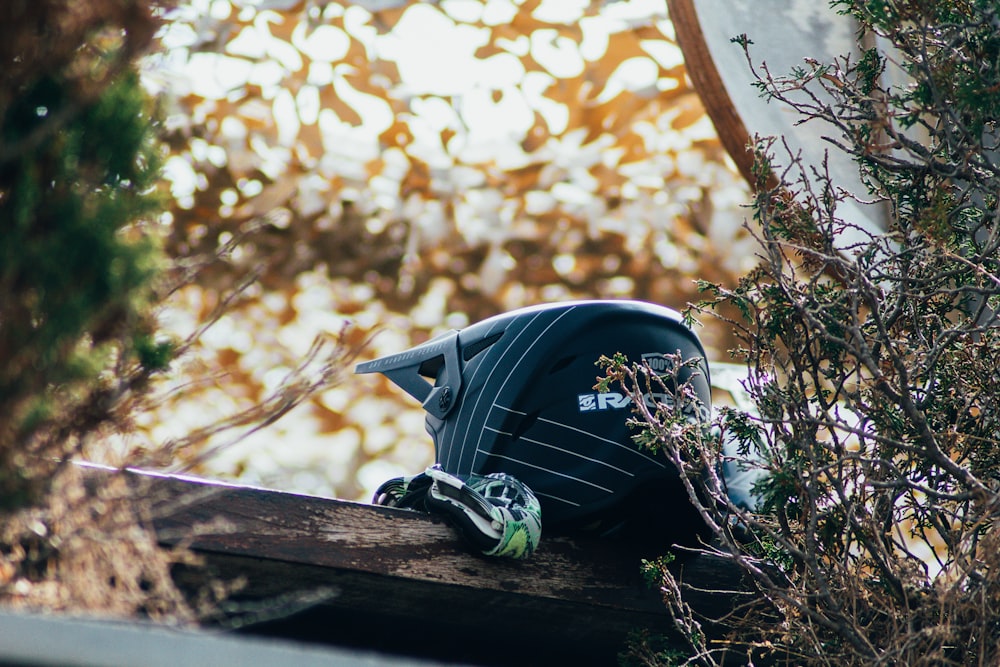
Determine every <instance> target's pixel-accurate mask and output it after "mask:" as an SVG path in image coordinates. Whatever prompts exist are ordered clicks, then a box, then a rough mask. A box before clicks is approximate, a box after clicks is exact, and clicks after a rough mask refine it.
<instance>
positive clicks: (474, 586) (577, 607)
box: [133, 473, 741, 664]
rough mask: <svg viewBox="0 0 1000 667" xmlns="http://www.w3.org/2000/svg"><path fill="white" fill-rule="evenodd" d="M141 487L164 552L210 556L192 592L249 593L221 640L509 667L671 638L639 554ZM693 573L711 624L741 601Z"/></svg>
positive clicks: (344, 509) (183, 576) (360, 509)
mask: <svg viewBox="0 0 1000 667" xmlns="http://www.w3.org/2000/svg"><path fill="white" fill-rule="evenodd" d="M133 476H134V481H135V483H136V484H141V485H143V488H142V493H143V495H144V496H145V497H148V498H150V499H152V500H153V503H154V517H155V518H154V523H155V527H156V529H157V531H158V534H159V535H160V537H161V540H162V541H164V542H165V543H171V544H176V543H179V542H183V543H185V544H189V545H190V547H191V548H192V549H193V550H194V551H196V552H197V553H199V554H201V555H202V556H203V557H204V558H205V561H206V567H205V568H193V569H191V568H180V569H179V570H178V573H177V577H178V581H179V582H180V583H181V584H182V585H183V586H185V587H190V588H191V589H195V588H197V586H199V585H202V584H204V583H205V581H206V580H207V579H208V578H209V577H217V578H219V579H222V580H234V579H237V578H241V579H243V580H244V581H245V585H244V586H243V588H242V589H241V590H240V591H239V593H238V594H237V595H236V596H235V598H234V600H235V602H236V603H237V605H236V607H233V608H231V609H230V612H229V613H228V614H227V615H224V616H223V617H221V618H218V619H216V622H217V623H219V624H220V626H221V627H229V626H235V625H242V626H244V627H242V631H244V632H253V633H257V634H266V635H272V636H281V637H286V638H293V639H300V640H307V641H319V642H324V643H328V644H335V645H340V646H351V647H357V648H368V649H371V648H377V649H379V650H383V651H388V652H392V653H400V654H405V655H409V656H413V657H424V658H435V659H447V660H466V661H469V662H473V663H475V664H509V662H510V659H511V658H510V654H509V648H510V646H514V645H516V646H518V647H520V648H519V649H518V650H523V651H526V652H527V653H528V654H530V655H532V656H535V658H534V659H538V660H544V659H551V660H556V659H558V660H560V661H564V660H567V659H570V658H573V659H579V660H586V661H593V660H594V659H595V658H599V661H607V663H608V664H613V663H614V659H615V656H616V654H617V653H618V652H619V651H620V650H621V648H622V647H623V645H624V642H625V640H626V638H627V637H628V635H629V633H630V632H632V631H634V630H643V629H645V630H649V631H652V632H656V633H660V634H669V633H670V629H671V622H670V618H669V614H668V612H667V611H666V609H665V607H664V605H663V603H662V600H661V599H660V594H659V592H658V591H656V590H653V589H651V588H650V587H649V586H648V585H646V584H645V583H644V582H643V580H642V577H641V574H640V567H639V566H640V562H639V561H640V556H641V554H639V553H637V552H636V551H635V549H633V548H631V547H627V546H625V545H620V544H615V543H613V542H610V541H596V540H593V541H586V540H579V539H572V538H570V537H567V536H558V535H549V534H546V535H545V536H543V540H542V544H541V546H540V548H539V549H538V551H537V552H536V553H535V554H534V556H533V557H532V558H531V559H528V560H525V561H510V560H504V559H494V558H487V557H484V556H481V555H478V554H474V553H470V552H469V551H468V550H467V549H466V548H465V546H464V544H463V543H462V542H460V541H459V540H458V538H457V536H456V534H455V533H454V532H453V530H452V529H451V528H450V527H449V526H448V525H447V524H445V523H444V522H443V521H442V520H441V519H439V518H438V517H435V516H431V515H427V514H423V513H419V512H413V511H408V510H399V509H394V508H385V507H375V506H371V505H366V504H361V503H355V502H346V501H341V500H333V499H328V498H319V497H314V496H304V495H298V494H293V493H284V492H279V491H271V490H264V489H257V488H248V487H241V486H234V485H229V484H221V483H216V482H210V481H207V480H200V479H196V478H190V477H179V476H168V475H157V474H149V473H133ZM680 567H682V568H683V572H684V575H685V578H686V579H687V580H688V581H690V582H693V588H692V590H691V591H690V593H691V597H690V600H689V601H690V602H691V603H692V604H693V605H694V606H695V607H696V608H697V609H699V610H700V611H703V612H704V613H705V614H707V615H709V616H712V617H717V616H721V615H722V614H724V613H726V612H728V611H730V610H731V609H732V608H733V606H734V604H735V603H736V602H737V601H738V597H739V596H737V595H735V594H734V591H737V590H738V589H740V587H741V583H740V576H739V574H738V573H737V572H736V571H735V570H734V569H733V568H731V567H727V565H726V563H724V562H722V561H715V560H711V559H705V558H702V557H699V558H695V559H692V560H690V561H688V562H686V563H684V564H683V565H682V566H680ZM429 638H434V639H433V640H432V641H431V640H429ZM508 644H510V645H508Z"/></svg>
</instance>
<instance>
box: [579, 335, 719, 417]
mask: <svg viewBox="0 0 1000 667" xmlns="http://www.w3.org/2000/svg"><path fill="white" fill-rule="evenodd" d="M642 361H643V363H645V364H646V365H647V366H648V367H649V368H650V370H652V371H653V372H654V373H656V375H657V376H659V377H660V378H664V379H666V378H668V377H669V376H670V375H671V374H673V372H674V359H673V358H671V357H669V356H667V355H665V354H662V353H660V352H647V353H645V354H643V355H642ZM642 399H643V402H644V403H645V404H646V406H647V407H648V408H650V409H652V410H655V409H656V408H657V407H658V406H660V405H673V404H674V396H673V395H672V394H670V393H659V392H651V393H646V394H643V395H642ZM577 403H578V405H579V407H580V412H601V411H604V410H621V409H622V408H627V407H629V406H630V405H632V398H631V397H630V396H626V395H625V394H622V393H619V392H616V391H607V392H593V393H589V394H578V395H577ZM684 414H685V416H687V418H688V419H689V420H691V421H694V422H698V421H701V422H707V421H708V420H709V419H711V410H710V408H709V407H708V406H705V405H700V404H699V405H694V404H690V405H686V406H684Z"/></svg>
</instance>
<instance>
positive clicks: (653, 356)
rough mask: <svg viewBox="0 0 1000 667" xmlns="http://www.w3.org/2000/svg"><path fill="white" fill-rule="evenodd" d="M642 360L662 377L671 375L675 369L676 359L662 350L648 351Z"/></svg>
mask: <svg viewBox="0 0 1000 667" xmlns="http://www.w3.org/2000/svg"><path fill="white" fill-rule="evenodd" d="M642 361H643V362H644V363H645V364H646V365H647V366H649V368H650V370H652V371H653V372H654V373H656V374H657V375H659V376H660V377H665V376H667V375H670V374H671V373H673V371H674V360H673V359H671V358H670V357H668V356H666V355H665V354H663V353H662V352H646V353H645V354H643V355H642Z"/></svg>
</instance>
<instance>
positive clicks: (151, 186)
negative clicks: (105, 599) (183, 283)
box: [0, 1, 171, 509]
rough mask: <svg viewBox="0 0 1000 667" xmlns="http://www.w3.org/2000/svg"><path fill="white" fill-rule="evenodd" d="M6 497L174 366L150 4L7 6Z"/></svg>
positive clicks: (39, 476) (21, 490) (2, 394)
mask: <svg viewBox="0 0 1000 667" xmlns="http://www.w3.org/2000/svg"><path fill="white" fill-rule="evenodd" d="M0 12H2V15H0V25H2V26H3V27H2V28H0V62H3V74H2V75H0V114H2V115H0V229H2V230H3V233H2V234H0V358H2V359H3V365H2V366H0V506H2V507H4V508H8V509H9V508H12V507H17V506H19V505H21V504H24V503H29V502H37V501H38V499H39V495H38V494H39V493H40V492H42V491H44V488H45V485H46V484H47V483H48V482H49V481H51V478H52V473H53V470H54V469H55V468H56V467H57V466H58V465H59V464H60V463H59V462H61V461H65V460H67V458H68V457H69V456H70V455H71V454H72V453H74V452H75V451H78V450H79V449H80V447H81V446H82V440H83V438H85V437H86V436H87V435H88V432H90V431H92V430H94V429H96V428H97V427H98V426H100V425H101V424H102V423H105V422H108V421H109V420H111V419H113V416H112V411H113V408H114V407H115V404H116V400H117V399H118V398H119V397H121V396H122V395H124V394H125V393H126V392H128V391H131V390H133V389H135V388H136V387H137V385H139V384H141V383H142V382H144V381H145V379H146V378H148V376H149V374H150V373H152V372H154V371H157V370H162V369H163V368H165V367H166V365H167V363H168V362H169V360H170V357H171V350H170V345H169V344H168V343H166V342H162V341H159V340H158V339H157V338H156V336H155V327H154V324H153V321H152V318H151V310H150V307H151V304H152V301H153V289H152V279H153V278H154V276H155V275H156V272H157V270H158V269H159V268H160V264H161V259H162V254H161V251H160V250H159V247H158V243H157V242H156V240H155V238H154V236H153V235H152V234H151V233H150V230H149V223H150V221H151V216H153V215H154V213H155V212H156V211H157V208H158V207H159V206H160V203H161V202H162V199H161V198H159V197H158V196H157V195H156V185H157V179H158V173H159V172H158V170H159V164H160V160H159V155H158V152H157V148H156V144H155V142H154V139H153V136H154V135H153V120H152V116H151V113H150V106H149V102H148V100H147V97H146V95H145V93H144V91H143V90H142V89H141V87H140V85H139V79H138V76H137V75H136V73H135V72H134V71H133V60H134V59H135V57H136V56H137V54H138V53H139V52H140V51H142V50H143V49H144V48H146V47H147V46H148V44H149V43H150V41H151V38H152V34H153V31H154V29H155V25H156V24H155V21H154V20H153V18H152V15H151V10H150V6H149V5H146V4H138V3H135V4H131V3H130V4H128V5H125V4H123V3H119V2H95V3H89V4H88V5H87V7H86V8H85V9H81V10H80V11H75V10H73V9H72V8H71V7H69V6H68V5H67V3H64V2H56V1H51V2H47V1H43V2H38V3H21V2H12V3H5V4H4V6H3V9H2V10H0Z"/></svg>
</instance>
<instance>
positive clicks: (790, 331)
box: [609, 0, 1000, 665]
mask: <svg viewBox="0 0 1000 667" xmlns="http://www.w3.org/2000/svg"><path fill="white" fill-rule="evenodd" d="M834 4H835V5H836V6H837V7H838V8H839V9H841V10H842V11H844V12H846V13H849V14H851V15H852V16H854V17H855V18H856V19H857V20H858V21H859V22H860V24H861V26H862V27H863V32H864V34H863V35H862V36H861V37H862V43H865V42H864V41H863V40H865V39H867V38H869V37H871V36H873V35H877V36H878V37H879V40H878V41H879V43H882V44H886V43H887V44H891V45H892V46H891V48H888V49H886V50H883V51H879V50H876V49H875V48H871V49H867V50H864V52H863V55H862V57H861V58H860V59H857V60H856V61H855V60H848V59H842V60H838V61H836V62H832V63H818V62H807V63H805V64H804V66H803V67H802V68H801V69H799V70H797V71H794V72H791V73H789V74H788V75H787V76H780V77H779V76H775V75H773V74H772V73H771V72H768V71H767V70H766V69H763V68H761V69H757V72H758V84H759V86H760V89H761V91H762V92H763V93H764V94H766V95H768V96H769V97H770V98H772V99H773V100H774V102H775V103H781V104H786V105H789V106H790V107H791V108H793V109H794V110H795V111H797V112H798V113H799V114H801V116H802V118H803V119H804V120H808V121H809V122H814V123H817V122H820V123H827V124H828V125H829V126H830V128H831V132H830V134H831V137H832V139H831V141H832V142H833V143H834V144H835V146H834V147H833V148H832V150H840V151H846V153H847V154H849V155H850V156H851V157H852V158H853V159H854V160H855V161H856V163H857V165H858V168H859V169H860V172H861V174H862V176H863V177H864V179H865V182H866V183H867V184H868V187H869V192H868V193H847V192H843V191H842V190H838V188H837V185H836V183H832V182H830V179H829V178H828V177H827V175H826V173H825V172H824V170H823V168H822V166H819V167H815V166H808V165H803V164H802V163H801V162H800V160H799V159H798V158H797V156H796V155H794V154H788V152H787V151H783V150H782V144H781V143H780V142H777V141H773V140H763V141H761V142H759V143H758V145H757V146H756V150H757V160H758V170H759V172H758V173H759V174H760V179H759V182H758V183H757V194H756V198H755V200H754V217H755V222H757V223H759V227H760V231H759V241H760V244H761V248H762V250H761V253H760V265H759V268H758V269H757V270H756V271H754V272H753V273H751V274H750V275H749V276H747V277H746V278H745V279H743V280H742V281H741V282H740V283H739V285H738V286H737V287H735V288H732V289H727V288H725V287H723V286H720V285H713V284H707V283H706V284H705V288H706V290H708V291H709V292H710V293H711V298H710V299H709V300H707V301H706V302H705V303H704V304H703V312H704V311H711V309H713V308H715V307H716V306H718V305H720V304H727V305H729V306H735V307H736V308H737V309H738V310H739V312H740V313H741V316H739V317H737V318H734V319H732V320H731V324H732V326H734V328H735V329H736V330H737V332H738V334H739V337H740V339H741V341H742V346H741V348H740V349H739V350H736V351H735V354H737V355H738V356H740V357H742V358H744V359H745V360H746V361H747V363H748V369H749V375H748V380H747V384H746V388H747V390H748V391H749V393H750V394H751V395H752V397H753V399H754V401H755V403H756V407H757V411H756V413H753V414H751V413H745V412H739V411H735V410H726V411H721V414H720V415H719V417H718V423H717V426H719V427H720V428H721V429H722V432H723V436H724V437H725V438H734V439H736V440H738V442H739V443H740V446H741V447H742V450H743V452H744V454H746V455H747V457H748V458H749V459H751V460H755V461H756V462H755V463H754V465H757V466H759V467H760V468H761V469H762V471H763V472H765V473H766V476H765V477H763V478H762V479H761V481H759V482H758V484H757V490H758V492H759V494H760V506H759V507H758V508H756V510H755V511H751V510H748V509H747V508H746V507H743V506H740V505H737V504H735V503H733V502H732V501H731V500H729V498H728V496H727V493H726V488H725V481H724V479H722V478H721V477H720V475H719V474H718V461H719V458H720V446H719V442H720V441H719V439H718V438H717V437H714V436H713V435H711V434H708V433H706V432H705V431H704V430H703V429H701V428H699V427H696V426H694V425H692V424H689V423H688V422H687V421H686V420H684V419H683V412H682V411H679V410H678V408H681V409H682V408H683V406H684V404H685V400H690V399H686V398H685V396H684V395H683V394H684V392H683V390H682V389H683V388H681V389H679V390H678V394H679V395H678V397H677V399H676V400H675V401H674V403H675V406H674V407H673V408H670V407H668V406H664V405H661V406H659V408H658V409H653V408H647V407H646V406H645V404H644V403H643V402H642V401H641V400H638V395H639V394H641V393H642V391H643V386H644V385H645V384H646V383H649V382H658V381H659V380H658V379H657V378H655V377H653V376H650V374H649V373H648V371H647V370H646V369H643V368H638V367H636V368H629V367H627V366H624V365H623V364H621V363H619V364H612V365H611V367H610V368H609V373H610V374H611V377H612V378H614V379H617V380H621V381H623V382H624V383H625V385H626V386H627V387H628V388H629V390H630V391H631V392H632V394H633V397H636V399H637V400H636V401H635V403H636V405H637V406H638V409H640V411H641V414H640V415H639V416H638V417H639V422H641V423H642V424H643V425H644V426H645V427H646V429H647V431H646V433H645V435H644V436H643V438H644V440H645V441H646V442H648V443H650V444H651V445H653V446H657V447H662V448H663V449H664V450H665V451H667V453H668V455H669V456H670V457H671V458H672V460H673V461H674V462H675V464H676V465H677V466H678V467H679V468H680V469H681V470H683V472H684V473H685V479H686V480H687V484H688V485H689V486H688V488H689V495H690V498H691V500H692V502H694V503H695V504H696V505H697V506H698V508H699V509H700V511H701V512H702V514H703V516H704V518H705V520H706V521H707V522H708V523H709V525H710V527H711V529H712V532H713V534H714V541H713V542H712V544H711V547H708V548H711V549H712V550H714V551H716V552H717V553H718V554H720V555H722V556H724V557H725V558H728V559H730V560H731V561H732V562H733V563H734V564H736V565H737V566H738V567H740V568H741V569H742V571H743V572H744V573H745V575H746V577H747V579H748V580H749V581H751V582H752V583H753V585H754V586H755V588H756V590H758V591H759V593H760V596H759V599H760V603H759V604H758V605H756V606H752V607H750V608H741V609H738V610H735V611H734V613H733V615H732V616H731V617H728V618H724V619H711V620H712V623H707V621H708V620H709V619H704V618H698V617H696V616H695V615H694V614H693V613H692V612H691V610H690V609H687V608H685V607H684V606H683V604H682V603H683V590H684V586H683V582H680V581H678V579H677V578H676V577H675V576H674V574H673V573H672V572H671V571H670V570H668V569H666V568H663V569H662V570H661V575H662V577H663V579H662V583H663V586H664V590H665V591H680V597H679V598H678V597H676V596H673V597H672V596H667V601H668V603H669V605H670V606H671V608H672V609H673V611H674V612H675V616H676V618H677V621H678V622H677V627H678V628H679V629H680V630H681V631H682V633H683V634H685V635H686V636H687V638H688V640H689V641H690V644H691V647H692V649H693V654H692V656H691V657H690V658H689V659H684V660H681V662H682V663H684V664H711V665H714V664H721V662H722V659H723V654H724V653H725V652H726V649H727V648H728V649H733V648H734V647H736V648H738V649H739V650H741V651H744V652H745V654H749V655H750V656H752V657H753V659H754V660H755V661H759V660H761V659H763V660H766V661H779V662H781V661H785V662H787V663H790V664H802V665H805V664H815V665H820V664H822V665H873V664H894V665H930V664H933V665H995V664H997V662H998V661H1000V653H998V646H1000V625H998V624H997V622H996V619H997V612H998V608H1000V580H998V572H1000V556H998V554H1000V551H998V548H997V547H998V544H1000V532H998V530H997V525H996V517H997V509H998V507H1000V496H998V485H997V480H998V479H1000V467H998V465H1000V457H998V452H1000V448H998V445H1000V442H998V440H1000V435H998V434H1000V412H998V410H997V406H998V405H1000V374H998V370H997V369H998V357H997V355H998V352H997V350H998V349H1000V348H998V344H1000V327H998V315H997V308H998V307H1000V272H998V263H997V257H998V245H1000V208H998V205H1000V201H998V193H1000V164H998V148H1000V147H998V133H997V120H998V110H1000V30H998V26H1000V13H998V8H997V5H996V3H994V2H991V1H985V0H970V1H968V2H916V1H910V0H890V1H889V2H864V1H860V0H852V1H846V0H844V1H839V2H835V3H834ZM736 41H738V42H740V43H742V45H743V47H744V49H746V51H747V54H748V59H749V60H750V61H751V62H752V61H753V58H752V56H753V46H752V44H751V43H749V41H748V40H747V39H746V38H745V37H744V38H742V39H738V40H736ZM868 43H871V42H868ZM892 68H899V70H901V71H902V72H903V73H905V75H906V77H907V78H908V79H909V83H907V84H906V85H898V86H893V85H888V84H885V83H883V82H884V81H886V80H891V79H892V77H886V74H887V70H888V69H892ZM897 80H898V77H897ZM779 161H783V163H784V166H780V167H779V166H778V162H779ZM849 197H858V198H867V199H874V200H876V201H878V202H881V203H883V204H884V205H885V206H887V207H888V209H889V211H890V215H889V216H888V220H889V223H888V226H887V228H885V229H883V230H879V229H875V228H873V227H872V226H871V225H867V224H864V225H862V224H859V222H858V221H856V220H855V221H851V220H845V219H844V218H843V216H842V215H841V214H840V212H839V209H838V205H839V204H840V203H842V202H843V201H844V200H845V199H846V198H849ZM710 627H711V629H712V631H713V632H715V633H717V634H716V635H712V634H711V633H708V632H707V630H708V629H709V628H710ZM720 628H721V629H720Z"/></svg>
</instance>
